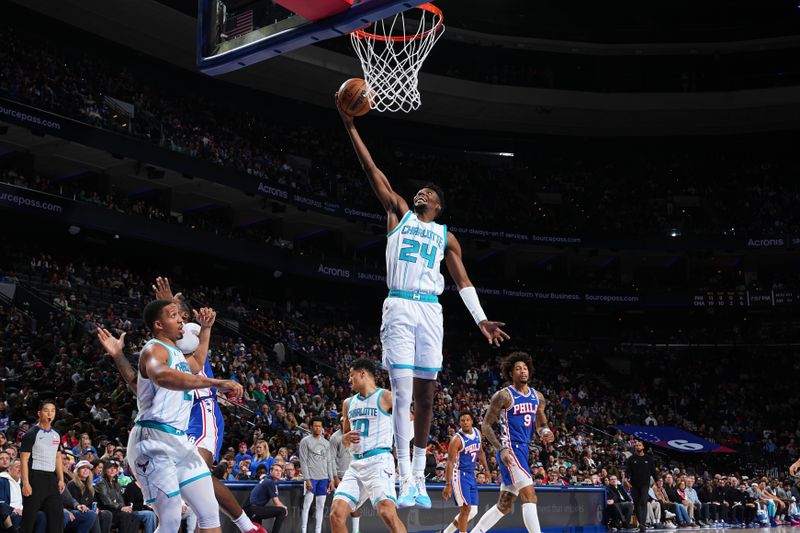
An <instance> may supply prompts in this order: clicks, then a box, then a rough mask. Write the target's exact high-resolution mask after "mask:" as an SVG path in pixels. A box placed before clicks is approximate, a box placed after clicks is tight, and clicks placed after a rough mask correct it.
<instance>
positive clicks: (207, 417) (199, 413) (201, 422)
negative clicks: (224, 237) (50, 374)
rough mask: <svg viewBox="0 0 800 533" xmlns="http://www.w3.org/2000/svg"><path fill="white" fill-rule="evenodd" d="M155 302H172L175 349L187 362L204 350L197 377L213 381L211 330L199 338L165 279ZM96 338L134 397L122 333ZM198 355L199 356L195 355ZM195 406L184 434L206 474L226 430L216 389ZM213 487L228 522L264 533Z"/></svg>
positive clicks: (245, 531)
mask: <svg viewBox="0 0 800 533" xmlns="http://www.w3.org/2000/svg"><path fill="white" fill-rule="evenodd" d="M153 291H154V292H155V295H156V299H157V300H167V301H172V302H173V303H175V305H177V306H178V309H179V312H180V315H181V318H182V319H183V321H184V328H183V333H184V334H183V336H182V337H181V338H180V339H179V340H178V341H177V342H176V346H177V347H178V349H180V350H181V352H182V353H183V354H184V356H186V357H187V358H190V357H193V356H194V354H195V352H196V351H197V350H198V348H201V349H203V352H202V357H203V359H204V363H203V370H202V371H200V372H199V375H201V376H205V377H208V378H212V379H213V378H214V372H213V370H212V369H211V364H210V363H209V360H208V357H207V355H208V340H210V329H209V330H208V334H209V339H207V340H206V341H205V342H203V341H201V334H203V333H204V330H203V329H202V327H201V326H200V325H199V324H196V323H192V322H188V320H189V318H190V311H191V309H190V308H189V306H188V305H187V304H186V301H185V300H184V299H183V297H182V295H181V293H177V294H176V295H174V296H173V294H172V289H171V288H170V284H169V280H168V279H167V278H162V277H158V278H156V283H155V285H153ZM97 332H98V338H99V339H100V342H101V344H102V345H103V347H104V348H105V349H106V352H107V353H108V354H109V355H110V356H111V358H112V359H113V360H114V362H115V363H116V365H117V368H118V369H119V371H120V374H121V375H122V378H123V379H124V380H125V382H126V383H127V384H128V387H129V388H130V389H131V390H132V391H133V393H134V394H136V390H137V379H136V376H137V373H136V371H135V370H134V369H133V367H132V366H131V364H130V363H129V362H128V360H127V359H126V358H125V356H124V355H123V350H124V348H125V343H124V338H125V334H124V333H123V334H122V336H121V337H120V338H119V339H116V338H114V337H113V336H112V335H111V334H110V333H109V332H108V330H104V329H101V328H98V330H97ZM198 355H201V354H198ZM193 396H194V403H193V405H192V411H191V413H190V415H189V425H188V428H187V430H186V433H187V435H188V436H189V440H190V442H193V443H194V445H195V446H197V449H198V452H199V453H200V456H201V457H202V458H203V460H204V461H205V462H206V465H208V468H209V470H213V467H214V462H215V460H216V459H217V458H218V456H219V451H220V449H221V447H222V433H223V430H224V428H225V420H224V418H223V416H222V411H221V410H220V408H219V403H218V402H217V393H216V388H205V389H198V390H195V391H194V392H193ZM211 479H212V483H213V484H214V495H215V497H216V499H217V502H218V503H219V505H220V507H221V508H222V511H223V512H224V513H225V514H226V515H227V516H228V518H230V520H231V522H233V523H234V524H235V525H236V527H238V528H239V530H240V531H241V532H242V533H266V530H265V529H264V527H263V526H262V525H261V524H254V523H253V522H252V521H251V520H250V518H249V517H248V516H247V514H246V513H245V512H244V510H243V509H242V507H241V506H240V505H239V502H238V501H237V500H236V497H235V496H234V495H233V493H232V492H231V491H230V489H229V488H228V487H227V486H225V484H224V483H222V481H221V480H219V479H217V478H216V477H213V476H212V478H211Z"/></svg>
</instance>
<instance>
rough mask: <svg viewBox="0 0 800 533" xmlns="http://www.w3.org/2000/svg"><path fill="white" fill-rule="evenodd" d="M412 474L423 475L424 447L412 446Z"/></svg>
mask: <svg viewBox="0 0 800 533" xmlns="http://www.w3.org/2000/svg"><path fill="white" fill-rule="evenodd" d="M412 470H413V472H414V475H415V476H417V475H419V476H424V475H425V448H419V447H417V446H414V462H413V466H412Z"/></svg>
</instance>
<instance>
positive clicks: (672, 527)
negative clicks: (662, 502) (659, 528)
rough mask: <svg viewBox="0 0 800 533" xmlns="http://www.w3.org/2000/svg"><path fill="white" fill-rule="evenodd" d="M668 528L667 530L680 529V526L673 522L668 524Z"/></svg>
mask: <svg viewBox="0 0 800 533" xmlns="http://www.w3.org/2000/svg"><path fill="white" fill-rule="evenodd" d="M666 526H667V529H678V526H676V525H675V524H674V523H673V522H667V524H666Z"/></svg>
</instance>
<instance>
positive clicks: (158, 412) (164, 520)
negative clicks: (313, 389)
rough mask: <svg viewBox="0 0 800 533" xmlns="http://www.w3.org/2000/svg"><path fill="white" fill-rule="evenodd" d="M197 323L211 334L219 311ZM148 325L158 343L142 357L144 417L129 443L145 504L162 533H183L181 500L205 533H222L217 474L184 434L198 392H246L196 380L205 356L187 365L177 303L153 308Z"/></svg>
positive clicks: (205, 312)
mask: <svg viewBox="0 0 800 533" xmlns="http://www.w3.org/2000/svg"><path fill="white" fill-rule="evenodd" d="M197 317H198V322H199V323H200V325H201V327H202V328H203V330H210V329H211V326H212V325H213V324H214V318H215V314H214V312H213V310H211V309H208V308H203V309H201V310H200V312H199V313H198V314H197ZM144 322H145V325H146V326H147V327H148V328H149V329H150V331H151V332H152V335H153V338H152V339H151V340H150V341H148V342H147V343H146V344H145V346H144V348H143V349H142V352H141V355H140V357H139V365H138V366H139V368H138V376H137V383H136V388H137V393H136V402H137V406H138V412H139V415H138V416H137V417H136V424H135V426H134V428H133V429H132V430H131V433H130V436H129V438H128V461H129V463H130V465H131V468H133V469H134V471H135V476H136V479H137V481H138V482H139V484H140V485H141V488H142V493H143V494H144V498H145V503H146V504H148V505H152V507H153V509H154V510H155V512H156V515H157V516H158V521H159V527H158V529H159V531H160V532H161V533H177V532H178V530H179V529H180V526H181V506H182V503H181V499H183V500H184V501H185V502H186V503H188V504H189V506H191V508H192V509H193V510H194V512H195V513H196V514H197V520H198V530H199V531H200V532H201V533H202V532H213V533H221V528H220V522H219V506H218V505H217V500H216V499H215V497H214V486H213V485H212V482H211V472H210V471H209V470H208V466H207V465H206V464H205V461H203V459H202V457H200V454H199V453H198V451H197V447H196V446H194V444H193V443H191V442H190V441H189V438H188V437H187V435H186V433H185V431H184V429H183V428H186V427H187V426H188V425H189V412H190V411H191V409H192V404H193V395H192V391H194V390H195V389H200V388H204V387H218V388H219V389H222V390H229V391H232V392H233V394H234V396H236V397H241V395H242V386H241V385H240V384H238V383H236V382H235V381H232V380H220V379H212V378H207V377H204V376H199V375H196V374H198V373H199V372H200V370H201V369H202V366H203V364H204V363H205V360H204V358H205V354H204V353H202V354H201V353H198V355H196V356H195V357H191V358H189V359H188V360H187V359H186V358H185V357H184V355H183V353H181V351H180V350H179V349H178V347H177V346H176V344H175V343H176V342H177V341H178V340H179V339H180V338H181V337H182V336H183V318H181V315H180V313H179V312H178V306H177V305H175V304H174V303H173V302H171V301H168V300H154V301H152V302H150V303H149V304H147V306H146V307H145V309H144ZM209 336H210V335H208V334H206V335H204V339H203V342H205V349H206V352H207V349H208V342H207V341H208V338H209ZM198 352H201V350H198ZM176 496H180V498H176Z"/></svg>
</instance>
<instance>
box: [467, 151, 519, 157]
mask: <svg viewBox="0 0 800 533" xmlns="http://www.w3.org/2000/svg"><path fill="white" fill-rule="evenodd" d="M464 153H465V154H475V155H493V156H497V157H514V152H480V151H476V150H464Z"/></svg>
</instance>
